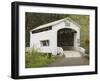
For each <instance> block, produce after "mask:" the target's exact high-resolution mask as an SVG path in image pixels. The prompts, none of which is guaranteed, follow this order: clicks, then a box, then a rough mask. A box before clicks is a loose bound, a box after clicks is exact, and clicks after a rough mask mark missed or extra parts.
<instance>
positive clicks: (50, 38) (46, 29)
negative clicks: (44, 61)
mask: <svg viewBox="0 0 100 81" xmlns="http://www.w3.org/2000/svg"><path fill="white" fill-rule="evenodd" d="M30 47H31V48H35V49H39V51H40V52H44V53H51V54H52V55H57V54H60V55H62V54H66V57H80V56H81V54H82V53H79V52H83V53H84V52H85V49H84V48H82V47H80V25H79V24H77V23H76V22H74V21H73V20H72V19H70V18H64V19H61V20H57V21H54V22H51V23H48V24H44V25H41V26H39V27H36V28H34V29H32V30H30ZM68 52H69V53H68Z"/></svg>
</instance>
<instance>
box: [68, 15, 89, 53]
mask: <svg viewBox="0 0 100 81" xmlns="http://www.w3.org/2000/svg"><path fill="white" fill-rule="evenodd" d="M69 17H70V18H71V19H72V20H74V21H75V22H77V23H79V25H80V44H81V46H82V47H84V48H85V49H86V53H87V54H89V16H88V15H70V16H69Z"/></svg>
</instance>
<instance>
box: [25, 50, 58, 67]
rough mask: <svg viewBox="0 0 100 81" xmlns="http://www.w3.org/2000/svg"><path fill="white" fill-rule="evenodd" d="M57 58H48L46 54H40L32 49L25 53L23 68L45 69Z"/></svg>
mask: <svg viewBox="0 0 100 81" xmlns="http://www.w3.org/2000/svg"><path fill="white" fill-rule="evenodd" d="M56 59H57V57H52V56H51V57H48V54H46V53H40V52H38V50H34V49H32V51H31V52H30V51H28V52H26V53H25V67H26V68H35V67H46V66H48V65H49V64H50V63H53V62H54V61H55V60H56Z"/></svg>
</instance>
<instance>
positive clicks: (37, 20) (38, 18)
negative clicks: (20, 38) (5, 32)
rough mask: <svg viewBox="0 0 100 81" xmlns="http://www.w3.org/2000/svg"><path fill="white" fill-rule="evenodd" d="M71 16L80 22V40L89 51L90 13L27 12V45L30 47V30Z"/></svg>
mask: <svg viewBox="0 0 100 81" xmlns="http://www.w3.org/2000/svg"><path fill="white" fill-rule="evenodd" d="M66 17H70V18H71V19H72V20H74V21H75V22H77V23H78V24H80V26H81V28H80V39H81V40H80V42H81V46H82V47H84V48H85V49H86V52H87V53H89V16H88V15H71V14H51V13H31V12H26V13H25V46H26V47H29V43H30V42H29V41H30V33H29V31H30V30H31V29H33V28H36V27H38V26H40V25H43V24H46V23H49V22H53V21H56V20H59V19H63V18H66Z"/></svg>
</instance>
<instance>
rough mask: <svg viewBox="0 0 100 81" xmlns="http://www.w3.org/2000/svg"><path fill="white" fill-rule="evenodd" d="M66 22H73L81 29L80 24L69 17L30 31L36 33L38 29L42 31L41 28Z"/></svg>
mask: <svg viewBox="0 0 100 81" xmlns="http://www.w3.org/2000/svg"><path fill="white" fill-rule="evenodd" d="M66 20H68V21H71V22H73V23H74V24H75V25H77V26H78V27H80V25H79V24H77V23H76V22H74V21H73V20H72V19H71V18H69V17H67V18H64V19H60V20H57V21H53V22H50V23H48V24H44V25H40V26H38V27H36V28H34V29H32V30H30V31H34V30H38V29H41V28H45V27H49V26H53V25H55V24H58V23H60V22H63V21H66Z"/></svg>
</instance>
